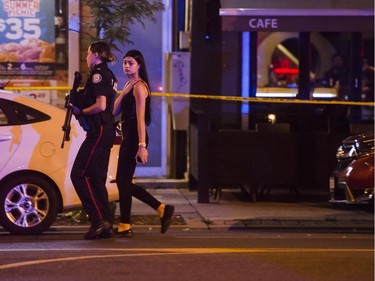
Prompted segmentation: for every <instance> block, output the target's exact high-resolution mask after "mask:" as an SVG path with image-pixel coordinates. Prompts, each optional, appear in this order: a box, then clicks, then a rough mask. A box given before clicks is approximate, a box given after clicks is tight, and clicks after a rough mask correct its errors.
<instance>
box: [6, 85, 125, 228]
mask: <svg viewBox="0 0 375 281" xmlns="http://www.w3.org/2000/svg"><path fill="white" fill-rule="evenodd" d="M65 115H66V112H65V110H62V109H60V108H57V107H55V106H52V105H49V104H46V103H43V102H41V101H38V100H36V99H32V98H28V97H26V96H22V95H18V94H14V93H12V92H9V91H3V90H0V154H1V156H0V223H1V225H2V226H3V228H4V229H5V230H6V231H9V232H11V233H13V234H38V233H41V232H43V231H45V230H47V229H48V228H49V227H50V226H51V225H52V224H53V222H54V221H55V219H56V217H57V214H58V213H61V212H64V211H66V210H68V209H71V208H74V207H79V206H80V205H81V201H80V200H79V198H78V196H77V194H76V192H75V189H74V187H73V185H72V182H71V180H70V171H71V168H72V165H73V162H74V159H75V156H76V154H77V151H78V149H79V147H80V145H81V143H82V141H83V140H84V138H85V131H84V130H83V129H82V128H81V127H80V125H79V124H78V122H77V121H76V119H75V117H72V120H71V133H70V141H65V142H64V148H61V146H62V140H63V130H62V125H63V124H64V120H65ZM118 149H119V146H118V145H114V146H113V148H112V151H111V157H110V164H109V169H108V177H107V189H108V194H109V200H110V201H117V200H118V190H117V186H116V182H115V175H116V169H117V158H118Z"/></svg>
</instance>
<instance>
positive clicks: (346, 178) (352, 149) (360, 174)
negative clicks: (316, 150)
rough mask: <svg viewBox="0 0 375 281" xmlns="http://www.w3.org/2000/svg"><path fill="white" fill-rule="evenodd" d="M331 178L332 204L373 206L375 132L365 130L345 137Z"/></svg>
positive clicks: (371, 209)
mask: <svg viewBox="0 0 375 281" xmlns="http://www.w3.org/2000/svg"><path fill="white" fill-rule="evenodd" d="M336 157H337V166H336V168H335V170H334V172H333V174H332V177H331V180H330V194H331V199H330V201H329V202H330V203H331V204H332V205H335V206H337V205H343V204H344V205H349V204H350V205H366V206H367V207H368V209H369V210H370V211H373V208H374V134H373V133H362V134H358V135H354V136H351V137H348V138H346V139H345V140H343V142H342V144H341V145H340V147H339V148H338V150H337V154H336Z"/></svg>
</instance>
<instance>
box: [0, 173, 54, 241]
mask: <svg viewBox="0 0 375 281" xmlns="http://www.w3.org/2000/svg"><path fill="white" fill-rule="evenodd" d="M58 198H59V197H58V195H57V194H56V191H55V190H54V188H53V187H52V186H51V185H50V184H49V183H48V182H47V181H46V180H44V179H42V178H39V177H36V176H21V177H17V178H13V179H11V180H9V181H7V182H6V184H4V185H3V186H1V187H0V222H1V224H2V226H3V227H4V229H5V230H7V231H9V232H10V233H13V234H39V233H41V232H43V231H45V230H47V229H48V228H49V227H50V226H51V225H52V223H53V222H54V221H55V219H56V217H57V213H58V206H59V204H58V202H59V201H58Z"/></svg>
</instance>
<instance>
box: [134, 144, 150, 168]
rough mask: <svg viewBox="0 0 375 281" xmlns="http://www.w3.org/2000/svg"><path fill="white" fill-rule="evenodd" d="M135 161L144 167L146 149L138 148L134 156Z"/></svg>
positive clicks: (146, 156) (146, 155) (146, 157)
mask: <svg viewBox="0 0 375 281" xmlns="http://www.w3.org/2000/svg"><path fill="white" fill-rule="evenodd" d="M135 159H136V161H137V163H141V164H142V165H145V164H146V163H147V160H148V151H147V148H146V147H139V148H138V152H137V154H136V155H135Z"/></svg>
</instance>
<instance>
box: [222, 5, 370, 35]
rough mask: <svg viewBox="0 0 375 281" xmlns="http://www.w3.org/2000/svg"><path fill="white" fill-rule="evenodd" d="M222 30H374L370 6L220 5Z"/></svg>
mask: <svg viewBox="0 0 375 281" xmlns="http://www.w3.org/2000/svg"><path fill="white" fill-rule="evenodd" d="M220 16H221V17H222V31H292V32H304V31H307V32H309V31H321V32H374V10H371V9H249V8H222V9H220Z"/></svg>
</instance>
